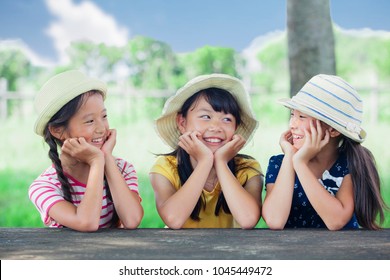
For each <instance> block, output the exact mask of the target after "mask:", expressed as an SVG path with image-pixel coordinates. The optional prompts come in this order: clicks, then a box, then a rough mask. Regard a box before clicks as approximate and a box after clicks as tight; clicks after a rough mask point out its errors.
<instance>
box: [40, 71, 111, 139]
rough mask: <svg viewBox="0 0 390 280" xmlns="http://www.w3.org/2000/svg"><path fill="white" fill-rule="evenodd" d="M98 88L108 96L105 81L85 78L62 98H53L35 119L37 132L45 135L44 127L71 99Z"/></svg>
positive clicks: (104, 96) (104, 95)
mask: <svg viewBox="0 0 390 280" xmlns="http://www.w3.org/2000/svg"><path fill="white" fill-rule="evenodd" d="M91 90H97V91H100V92H102V94H103V98H104V99H105V98H106V94H107V86H106V84H105V83H103V82H101V81H99V80H97V79H92V78H88V79H87V80H84V81H83V82H82V83H79V84H76V85H75V86H74V87H73V88H71V89H69V90H67V92H65V93H64V94H63V95H62V96H61V98H58V99H57V100H53V102H52V103H48V104H47V105H46V107H45V108H43V110H41V112H40V113H39V115H38V117H37V120H36V121H35V125H34V131H35V133H36V134H38V135H41V136H43V134H44V129H45V126H46V125H47V123H48V122H49V121H50V119H51V118H52V117H53V116H54V115H55V114H56V113H57V112H58V111H59V110H60V109H61V108H62V107H63V106H64V105H65V104H67V103H68V102H69V101H71V100H72V99H74V98H75V97H77V96H79V95H81V94H83V93H85V92H88V91H91Z"/></svg>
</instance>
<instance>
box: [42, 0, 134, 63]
mask: <svg viewBox="0 0 390 280" xmlns="http://www.w3.org/2000/svg"><path fill="white" fill-rule="evenodd" d="M45 2H46V5H47V7H48V9H49V12H50V13H51V14H52V15H53V16H55V18H56V20H55V21H53V22H51V23H50V26H49V27H48V29H47V30H46V32H47V34H48V35H49V36H50V37H51V38H52V39H53V44H54V47H55V49H56V50H57V52H58V55H59V60H60V63H64V62H66V61H67V56H66V52H65V50H66V48H67V47H68V46H69V45H70V43H71V42H72V41H78V40H89V41H92V42H94V43H105V44H106V45H113V46H123V45H125V44H126V43H127V41H128V33H129V31H128V29H127V28H126V27H123V26H120V25H119V24H118V23H117V22H116V21H115V18H114V17H112V16H111V15H109V14H107V13H105V12H104V11H102V10H101V9H100V8H99V7H98V6H96V5H95V4H94V3H92V2H90V1H83V2H81V3H79V4H75V3H73V0H46V1H45Z"/></svg>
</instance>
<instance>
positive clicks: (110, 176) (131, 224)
mask: <svg viewBox="0 0 390 280" xmlns="http://www.w3.org/2000/svg"><path fill="white" fill-rule="evenodd" d="M105 175H106V179H107V182H108V185H109V188H110V192H111V196H112V200H113V203H114V207H115V210H116V212H117V214H118V216H119V219H120V220H121V222H122V224H123V225H124V227H125V228H131V229H134V228H137V227H138V226H139V224H140V223H141V220H142V217H143V214H144V213H143V208H142V206H141V203H140V199H139V196H138V194H137V193H135V192H133V191H131V190H130V189H129V186H128V185H127V184H126V181H125V179H124V178H123V176H122V174H121V172H120V170H119V169H118V166H117V165H116V162H115V158H114V157H113V156H106V157H105Z"/></svg>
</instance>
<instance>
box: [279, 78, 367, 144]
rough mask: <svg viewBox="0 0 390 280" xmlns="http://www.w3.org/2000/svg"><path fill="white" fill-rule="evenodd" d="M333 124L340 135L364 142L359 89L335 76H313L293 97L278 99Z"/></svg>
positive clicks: (287, 105)
mask: <svg viewBox="0 0 390 280" xmlns="http://www.w3.org/2000/svg"><path fill="white" fill-rule="evenodd" d="M278 102H279V103H280V104H283V105H284V106H286V107H287V108H290V109H295V110H298V111H301V112H302V113H304V114H307V115H309V116H311V117H313V118H315V119H319V120H321V121H323V122H324V123H326V124H328V125H330V126H331V127H333V128H334V129H336V130H337V131H339V132H340V133H341V134H343V135H345V136H347V137H349V138H351V139H352V140H354V141H356V142H359V143H362V142H363V141H364V140H365V138H366V135H367V133H366V131H365V130H364V129H363V128H362V127H361V125H362V120H363V102H362V99H361V98H360V96H359V94H358V92H357V91H356V90H355V89H354V88H353V87H352V86H351V85H350V84H349V83H347V82H346V81H345V80H343V79H342V78H340V77H338V76H334V75H325V74H319V75H316V76H314V77H312V78H311V79H310V80H309V81H308V82H307V83H306V84H305V85H304V86H303V87H302V89H301V90H300V91H299V92H298V93H297V94H296V95H295V96H294V97H293V98H291V99H290V98H284V99H280V100H279V101H278Z"/></svg>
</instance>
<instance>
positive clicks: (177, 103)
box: [155, 74, 258, 149]
mask: <svg viewBox="0 0 390 280" xmlns="http://www.w3.org/2000/svg"><path fill="white" fill-rule="evenodd" d="M207 88H220V89H223V90H226V91H228V92H230V93H231V94H232V95H233V96H234V97H235V99H236V100H237V103H238V105H239V107H240V110H241V119H242V123H241V124H240V125H239V126H238V127H237V129H236V133H237V134H240V135H241V136H242V137H244V138H245V139H246V141H247V143H248V142H249V140H250V139H251V138H252V137H253V134H254V132H255V131H256V129H257V127H258V121H257V120H256V117H255V114H254V113H253V111H252V108H251V103H250V100H249V94H248V93H247V91H246V90H245V87H244V85H243V84H242V82H241V81H240V80H239V79H237V78H235V77H232V76H229V75H226V74H210V75H201V76H198V77H196V78H194V79H192V80H190V81H189V82H188V83H187V84H185V85H184V86H183V87H182V88H180V89H179V90H178V91H177V92H176V94H175V95H174V96H171V97H170V98H169V99H168V100H167V101H166V102H165V105H164V109H163V112H162V116H161V117H159V118H158V119H157V120H156V122H155V128H156V131H157V134H158V135H159V136H160V138H161V139H162V140H163V141H164V143H165V144H167V145H168V146H170V147H171V148H173V149H176V148H177V145H178V142H179V137H180V131H179V129H178V127H177V124H176V116H177V113H178V112H179V110H180V109H181V107H182V106H183V104H184V102H185V101H186V100H187V99H188V98H189V97H191V96H192V95H193V94H195V93H197V92H199V91H201V90H203V89H207Z"/></svg>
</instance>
